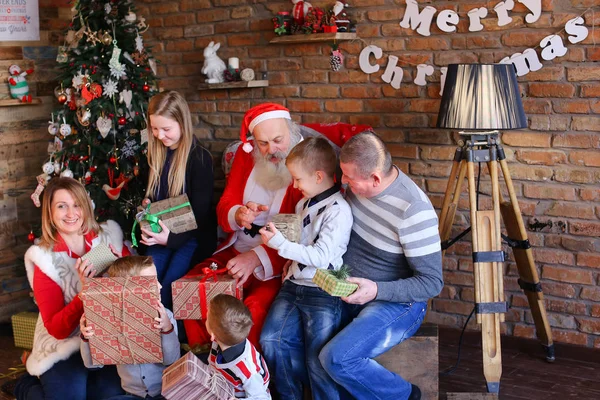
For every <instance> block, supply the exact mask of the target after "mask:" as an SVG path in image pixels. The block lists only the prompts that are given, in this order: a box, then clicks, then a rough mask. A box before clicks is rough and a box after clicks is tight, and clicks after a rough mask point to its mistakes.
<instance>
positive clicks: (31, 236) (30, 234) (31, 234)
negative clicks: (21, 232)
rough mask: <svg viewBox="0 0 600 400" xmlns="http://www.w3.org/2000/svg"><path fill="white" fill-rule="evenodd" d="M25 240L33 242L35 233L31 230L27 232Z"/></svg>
mask: <svg viewBox="0 0 600 400" xmlns="http://www.w3.org/2000/svg"><path fill="white" fill-rule="evenodd" d="M27 240H29V241H30V242H31V243H33V241H34V240H35V234H34V233H33V231H31V232H29V234H28V235H27Z"/></svg>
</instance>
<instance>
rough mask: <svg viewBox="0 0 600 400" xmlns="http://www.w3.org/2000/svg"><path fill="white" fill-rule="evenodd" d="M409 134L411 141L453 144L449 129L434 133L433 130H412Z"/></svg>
mask: <svg viewBox="0 0 600 400" xmlns="http://www.w3.org/2000/svg"><path fill="white" fill-rule="evenodd" d="M408 135H409V138H408V141H409V142H411V143H422V144H452V139H451V134H450V132H448V131H438V132H436V133H432V131H418V130H411V131H410V132H409V133H408Z"/></svg>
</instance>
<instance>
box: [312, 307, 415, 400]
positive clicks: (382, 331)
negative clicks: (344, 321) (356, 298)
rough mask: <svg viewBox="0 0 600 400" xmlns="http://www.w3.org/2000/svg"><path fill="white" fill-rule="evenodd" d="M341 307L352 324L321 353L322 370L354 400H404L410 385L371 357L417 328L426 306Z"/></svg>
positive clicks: (387, 348)
mask: <svg viewBox="0 0 600 400" xmlns="http://www.w3.org/2000/svg"><path fill="white" fill-rule="evenodd" d="M344 308H345V311H346V312H347V313H348V316H349V318H350V319H351V322H350V323H349V324H348V325H347V326H346V327H345V328H344V329H343V330H342V331H341V332H340V333H338V334H337V335H336V336H335V337H334V338H333V339H332V340H331V341H330V342H329V343H327V345H326V346H325V347H324V348H323V350H322V351H321V354H320V355H319V359H320V360H321V363H322V365H323V367H324V368H325V370H326V371H327V372H328V373H329V375H330V376H331V377H332V378H333V379H334V380H335V381H336V382H337V383H339V384H340V385H342V386H343V387H344V388H345V389H346V390H347V391H348V392H349V393H350V394H351V395H352V396H353V397H355V398H357V399H393V400H404V399H407V398H408V396H410V392H411V385H410V383H409V382H407V381H405V380H404V379H402V377H401V376H399V375H397V374H395V373H393V372H391V371H388V370H387V369H385V368H384V367H382V366H381V365H379V363H377V362H376V361H374V360H373V358H375V357H377V356H379V355H380V354H383V353H385V352H386V351H388V350H389V349H391V348H392V347H394V346H395V345H397V344H398V343H400V342H403V341H404V340H406V339H408V338H409V337H411V336H412V335H413V334H414V333H415V332H416V331H417V329H419V326H421V322H423V318H424V317H425V310H426V309H427V303H423V302H420V303H390V302H385V301H372V302H369V303H367V304H365V305H349V304H348V305H345V306H344ZM352 318H354V319H353V320H352Z"/></svg>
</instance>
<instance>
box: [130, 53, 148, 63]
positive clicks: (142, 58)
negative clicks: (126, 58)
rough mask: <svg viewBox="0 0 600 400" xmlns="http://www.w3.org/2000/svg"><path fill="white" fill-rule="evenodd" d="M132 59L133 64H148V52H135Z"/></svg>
mask: <svg viewBox="0 0 600 400" xmlns="http://www.w3.org/2000/svg"><path fill="white" fill-rule="evenodd" d="M131 57H132V58H133V60H132V61H133V62H134V63H135V64H136V65H140V64H143V63H145V62H146V60H147V59H148V54H146V52H139V51H137V50H136V51H134V52H133V54H132V55H131Z"/></svg>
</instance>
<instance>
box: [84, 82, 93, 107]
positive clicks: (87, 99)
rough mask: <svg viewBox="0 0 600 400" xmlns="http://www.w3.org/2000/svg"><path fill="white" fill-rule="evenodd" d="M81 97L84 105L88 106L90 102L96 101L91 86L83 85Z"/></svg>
mask: <svg viewBox="0 0 600 400" xmlns="http://www.w3.org/2000/svg"><path fill="white" fill-rule="evenodd" d="M81 97H82V98H83V101H84V103H85V104H86V105H87V104H88V103H89V102H90V101H92V100H94V95H93V94H92V92H90V84H89V83H88V84H86V85H83V87H82V88H81Z"/></svg>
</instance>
